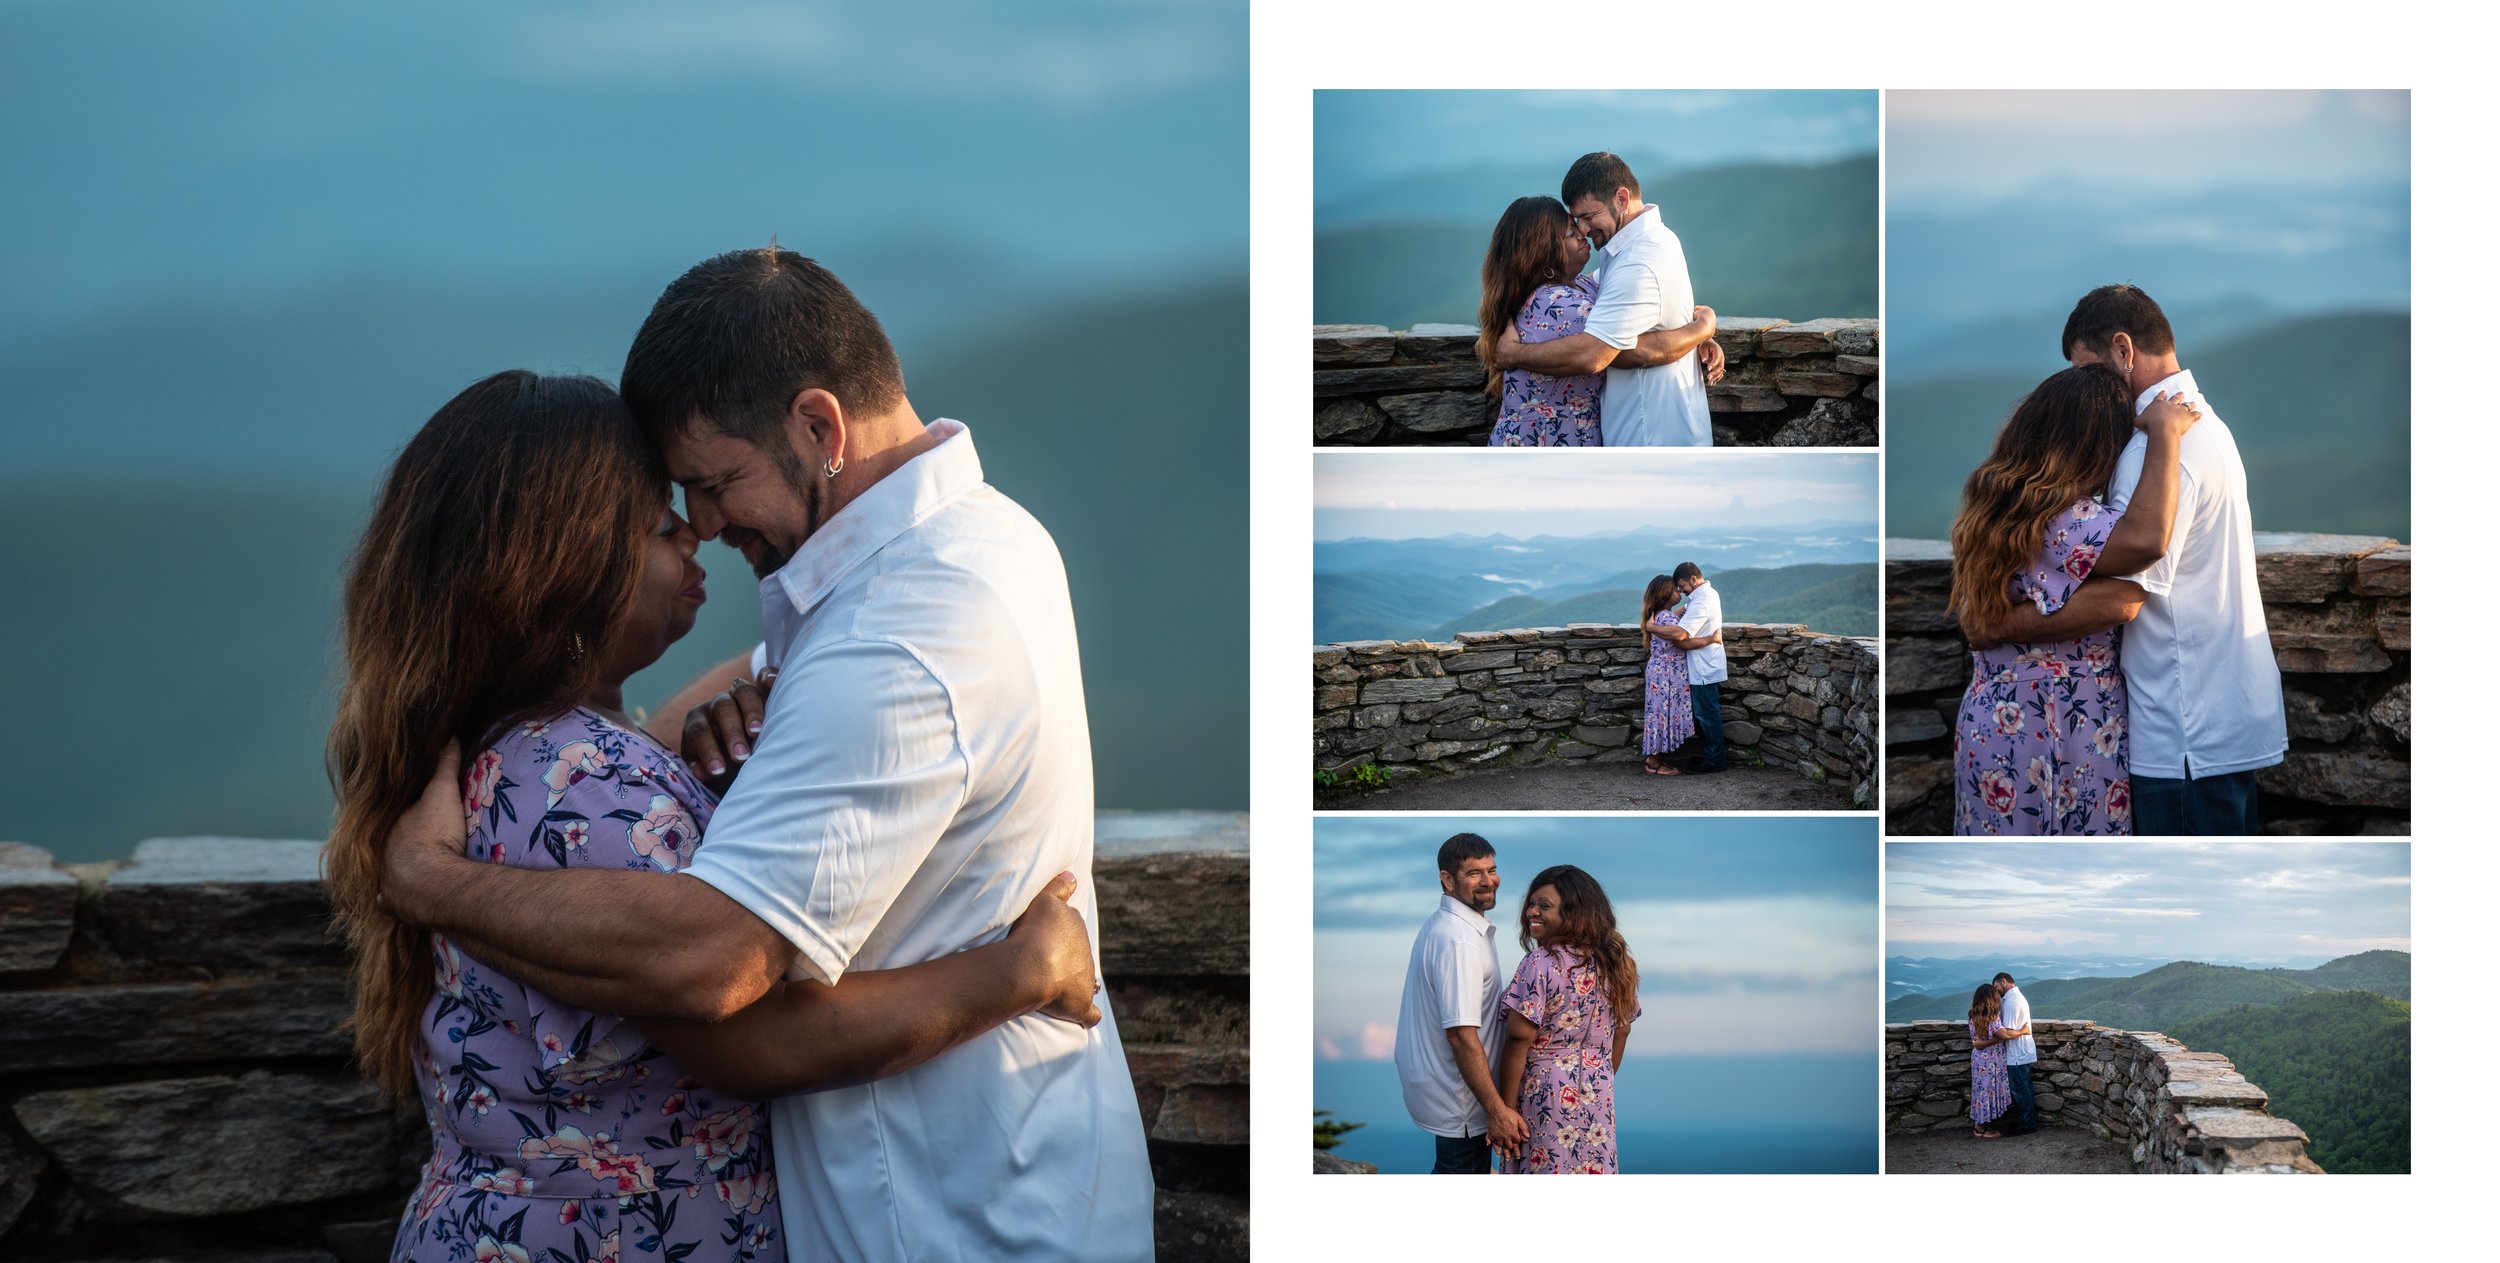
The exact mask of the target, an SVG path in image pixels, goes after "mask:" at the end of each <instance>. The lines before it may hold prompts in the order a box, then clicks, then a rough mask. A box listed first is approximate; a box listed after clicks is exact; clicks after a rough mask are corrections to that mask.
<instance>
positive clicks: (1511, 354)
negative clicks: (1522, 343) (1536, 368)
mask: <svg viewBox="0 0 2500 1263" xmlns="http://www.w3.org/2000/svg"><path fill="white" fill-rule="evenodd" d="M1517 367H1519V325H1518V323H1517V322H1516V321H1513V322H1509V323H1505V324H1504V325H1503V326H1502V338H1501V341H1499V342H1496V343H1494V344H1493V371H1494V372H1497V373H1499V372H1505V371H1508V370H1510V369H1514V368H1517Z"/></svg>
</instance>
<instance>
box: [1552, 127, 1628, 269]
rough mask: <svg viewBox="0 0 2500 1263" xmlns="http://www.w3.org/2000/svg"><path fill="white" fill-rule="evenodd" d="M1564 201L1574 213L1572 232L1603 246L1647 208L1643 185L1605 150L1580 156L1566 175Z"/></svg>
mask: <svg viewBox="0 0 2500 1263" xmlns="http://www.w3.org/2000/svg"><path fill="white" fill-rule="evenodd" d="M1562 200H1563V205H1564V206H1565V207H1566V208H1568V209H1569V210H1570V211H1571V226H1572V230H1573V231H1575V232H1579V233H1583V234H1585V235H1587V237H1588V239H1589V241H1590V242H1591V243H1592V244H1595V245H1600V246H1602V245H1604V244H1606V242H1607V241H1609V240H1611V239H1612V238H1613V237H1614V235H1615V234H1616V233H1618V232H1621V231H1622V230H1623V226H1624V225H1625V224H1627V223H1629V222H1631V219H1632V216H1633V215H1634V214H1636V213H1638V212H1639V210H1640V209H1641V207H1642V206H1643V205H1644V203H1643V202H1642V201H1641V182H1640V181H1639V180H1638V179H1635V178H1633V175H1632V168H1631V167H1630V166H1629V165H1627V164H1626V163H1625V162H1624V161H1623V159H1621V158H1618V157H1616V156H1615V155H1613V154H1611V153H1607V152H1605V151H1603V150H1600V151H1598V152H1596V153H1589V154H1582V155H1580V158H1579V160H1578V161H1576V162H1574V163H1572V164H1571V169H1570V170H1569V171H1566V172H1564V173H1563V182H1562Z"/></svg>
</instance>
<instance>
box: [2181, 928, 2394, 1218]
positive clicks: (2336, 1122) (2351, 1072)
mask: <svg viewBox="0 0 2500 1263" xmlns="http://www.w3.org/2000/svg"><path fill="white" fill-rule="evenodd" d="M2374 954H2383V955H2395V954H2398V953H2374ZM2167 1033H2168V1034H2169V1035H2170V1036H2171V1037H2172V1038H2174V1039H2177V1040H2178V1041H2179V1042H2180V1043H2183V1044H2186V1045H2187V1046H2188V1047H2190V1048H2194V1049H2197V1050H2199V1051H2203V1052H2218V1053H2221V1054H2222V1055H2223V1056H2226V1057H2229V1058H2230V1059H2231V1064H2232V1065H2234V1066H2237V1067H2239V1071H2240V1073H2241V1074H2244V1075H2247V1076H2248V1079H2249V1082H2251V1083H2254V1084H2256V1085H2257V1086H2259V1087H2261V1088H2264V1089H2265V1090H2266V1094H2267V1095H2268V1096H2269V1097H2271V1098H2273V1099H2272V1102H2271V1104H2270V1105H2269V1106H2268V1109H2269V1110H2270V1111H2271V1112H2272V1113H2273V1114H2274V1115H2275V1116H2276V1117H2278V1118H2288V1119H2290V1120H2292V1121H2293V1122H2295V1123H2298V1124H2300V1125H2301V1128H2302V1129H2303V1130H2305V1131H2307V1132H2308V1133H2309V1156H2310V1157H2311V1158H2312V1159H2315V1160H2316V1162H2317V1164H2318V1165H2319V1166H2322V1167H2325V1168H2326V1169H2327V1170H2329V1171H2334V1172H2404V1171H2410V1170H2412V1169H2413V1101H2412V1094H2413V1006H2412V1005H2410V1004H2408V1003H2406V1002H2405V1001H2402V1000H2395V999H2390V998H2388V997H2387V996H2384V995H2377V994H2373V993H2371V992H2367V991H2327V992H2320V993H2318V994H2316V995H2307V996H2302V997H2300V998H2298V999H2294V1000H2286V1001H2284V1002H2283V1003H2281V1004H2271V1005H2260V1006H2253V1007H2248V1008H2237V1009H2230V1010H2227V1011H2224V1012H2221V1013H2215V1014H2211V1015H2209V1016H2206V1017H2201V1018H2197V1019H2195V1020H2193V1021H2188V1022H2182V1023H2180V1024H2178V1025H2177V1026H2176V1027H2173V1028H2172V1029H2170V1030H2169V1031H2168V1032H2167Z"/></svg>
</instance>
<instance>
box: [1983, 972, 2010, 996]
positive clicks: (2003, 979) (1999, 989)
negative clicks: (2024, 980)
mask: <svg viewBox="0 0 2500 1263" xmlns="http://www.w3.org/2000/svg"><path fill="white" fill-rule="evenodd" d="M1988 985H1989V986H1990V987H1993V988H1995V989H1996V993H1997V994H1998V995H2004V994H2005V993H2006V992H2008V991H2011V990H2013V989H2014V975H2012V974H1998V975H1997V976H1996V977H1995V978H1993V979H1991V980H1989V983H1988Z"/></svg>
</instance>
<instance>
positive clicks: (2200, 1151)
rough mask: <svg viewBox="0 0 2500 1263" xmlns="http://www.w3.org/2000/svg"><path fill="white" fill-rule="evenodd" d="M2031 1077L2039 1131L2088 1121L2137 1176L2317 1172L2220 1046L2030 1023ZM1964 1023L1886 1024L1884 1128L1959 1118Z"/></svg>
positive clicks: (2294, 1134) (2298, 1134) (1965, 1060)
mask: <svg viewBox="0 0 2500 1263" xmlns="http://www.w3.org/2000/svg"><path fill="white" fill-rule="evenodd" d="M2031 1028H2032V1040H2033V1042H2034V1043H2036V1044H2038V1045H2039V1048H2040V1062H2039V1064H2038V1065H2037V1066H2036V1067H2034V1068H2033V1070H2032V1072H2031V1082H2032V1091H2033V1101H2034V1103H2035V1104H2036V1105H2037V1106H2038V1107H2039V1111H2040V1121H2041V1124H2042V1125H2043V1126H2051V1127H2082V1128H2088V1129H2090V1130H2091V1131H2092V1132H2093V1133H2095V1134H2096V1135H2099V1136H2101V1137H2103V1138H2105V1139H2108V1140H2112V1141H2115V1142H2117V1143H2119V1144H2122V1145H2125V1146H2127V1148H2128V1152H2129V1156H2130V1157H2131V1158H2132V1160H2133V1161H2134V1163H2135V1169H2136V1170H2138V1171H2142V1172H2147V1173H2171V1174H2179V1173H2184V1174H2206V1173H2218V1172H2227V1173H2250V1172H2259V1173H2304V1174H2316V1173H2318V1164H2317V1163H2315V1162H2312V1161H2310V1160H2309V1134H2308V1133H2307V1132H2304V1131H2302V1130H2301V1129H2300V1127H2299V1125H2298V1124H2295V1123H2293V1122H2292V1121H2291V1120H2289V1119H2283V1118H2276V1117H2274V1116H2273V1115H2270V1114H2268V1113H2267V1112H2266V1093H2265V1089H2263V1088H2260V1087H2258V1086H2257V1085H2256V1084H2254V1083H2250V1082H2249V1081H2248V1080H2247V1079H2246V1078H2245V1077H2243V1076H2242V1075H2241V1074H2240V1072H2239V1071H2238V1070H2236V1069H2234V1068H2232V1065H2231V1061H2230V1058H2227V1057H2225V1056H2223V1055H2222V1054H2220V1053H2204V1052H2191V1051H2189V1050H2188V1049H2187V1048H2186V1047H2184V1046H2182V1045H2181V1044H2180V1043H2179V1041H2177V1040H2175V1039H2172V1038H2170V1037H2169V1036H2167V1035H2163V1034H2161V1033H2159V1032H2156V1031H2117V1030H2111V1029H2109V1028H2108V1027H2105V1026H2101V1025H2098V1024H2096V1023H2092V1022H2051V1021H2037V1020H2035V1021H2034V1022H2033V1023H2032V1024H2031ZM1969 1115H1970V1028H1969V1027H1967V1026H1966V1025H1964V1024H1963V1023H1960V1022H1952V1021H1942V1022H1894V1023H1890V1024H1887V1025H1886V1026H1885V1027H1884V1130H1885V1132H1887V1133H1898V1132H1915V1131H1924V1130H1926V1129H1928V1128H1931V1127H1961V1126H1966V1125H1968V1120H1969Z"/></svg>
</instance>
